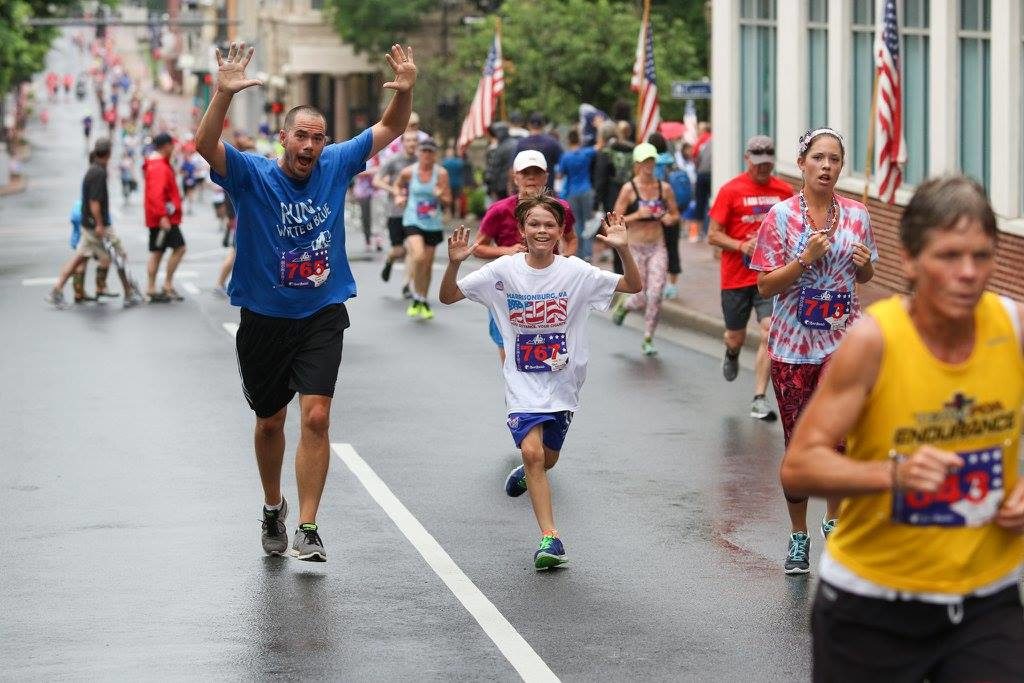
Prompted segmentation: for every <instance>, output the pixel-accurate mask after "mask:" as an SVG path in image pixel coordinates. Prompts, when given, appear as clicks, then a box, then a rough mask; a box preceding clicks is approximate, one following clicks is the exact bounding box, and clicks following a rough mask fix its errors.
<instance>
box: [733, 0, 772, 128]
mask: <svg viewBox="0 0 1024 683" xmlns="http://www.w3.org/2000/svg"><path fill="white" fill-rule="evenodd" d="M775 40H776V38H775V0H743V3H742V5H741V6H740V64H741V65H742V66H741V67H740V92H741V101H740V112H741V114H740V117H741V118H740V134H741V135H742V141H741V145H746V142H747V140H748V139H749V138H750V137H751V136H753V135H767V136H768V137H770V138H773V139H774V137H775Z"/></svg>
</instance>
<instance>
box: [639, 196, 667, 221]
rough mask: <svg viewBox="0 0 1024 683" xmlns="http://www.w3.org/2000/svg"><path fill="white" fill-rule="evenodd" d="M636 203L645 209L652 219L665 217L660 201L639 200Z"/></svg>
mask: <svg viewBox="0 0 1024 683" xmlns="http://www.w3.org/2000/svg"><path fill="white" fill-rule="evenodd" d="M637 201H638V203H639V205H640V206H645V207H647V210H648V211H650V212H651V216H653V217H654V218H661V217H662V216H663V215H665V202H664V201H662V200H661V199H639V200H637Z"/></svg>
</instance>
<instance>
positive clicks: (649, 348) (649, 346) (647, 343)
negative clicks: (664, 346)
mask: <svg viewBox="0 0 1024 683" xmlns="http://www.w3.org/2000/svg"><path fill="white" fill-rule="evenodd" d="M640 349H641V350H642V351H643V353H644V355H645V356H656V355H658V349H656V348H654V342H652V341H651V340H650V339H644V343H643V345H642V346H641V347H640Z"/></svg>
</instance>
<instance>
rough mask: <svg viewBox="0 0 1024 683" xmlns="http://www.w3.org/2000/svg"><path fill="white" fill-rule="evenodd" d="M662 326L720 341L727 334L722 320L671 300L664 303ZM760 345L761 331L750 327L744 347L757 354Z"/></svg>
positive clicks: (662, 307)
mask: <svg viewBox="0 0 1024 683" xmlns="http://www.w3.org/2000/svg"><path fill="white" fill-rule="evenodd" d="M661 324H663V325H670V326H672V327H678V328H683V329H687V330H691V331H693V332H699V333H701V334H706V335H708V336H710V337H714V338H715V339H718V340H721V339H722V335H723V334H724V333H725V324H724V323H723V322H722V320H721V319H720V318H716V317H714V316H710V315H708V314H706V313H702V312H700V311H698V310H695V309H692V308H688V307H687V306H684V305H683V304H678V303H674V302H672V301H671V300H669V301H665V302H663V303H662V306H661ZM760 344H761V329H760V328H759V327H754V326H751V327H748V328H747V339H746V342H744V344H743V346H744V347H746V348H747V349H750V350H751V351H754V352H756V351H757V347H758V346H759V345H760Z"/></svg>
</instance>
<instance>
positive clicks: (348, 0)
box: [324, 0, 437, 53]
mask: <svg viewBox="0 0 1024 683" xmlns="http://www.w3.org/2000/svg"><path fill="white" fill-rule="evenodd" d="M436 4H437V2H436V0H401V1H400V2H381V1H380V0H325V2H324V12H325V13H326V14H328V15H329V16H330V17H331V23H332V24H333V25H334V27H335V29H336V30H337V31H338V34H339V35H340V36H341V37H342V39H344V41H345V42H346V43H348V44H349V45H351V46H353V47H354V48H355V49H356V50H357V51H359V52H370V53H383V52H387V51H388V49H390V47H391V46H392V45H394V44H395V43H401V44H406V43H407V42H408V40H407V38H408V36H409V33H410V32H412V31H414V30H415V29H416V28H418V27H419V25H420V21H421V19H422V16H423V14H424V13H425V12H428V11H430V10H431V9H434V7H435V5H436Z"/></svg>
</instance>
